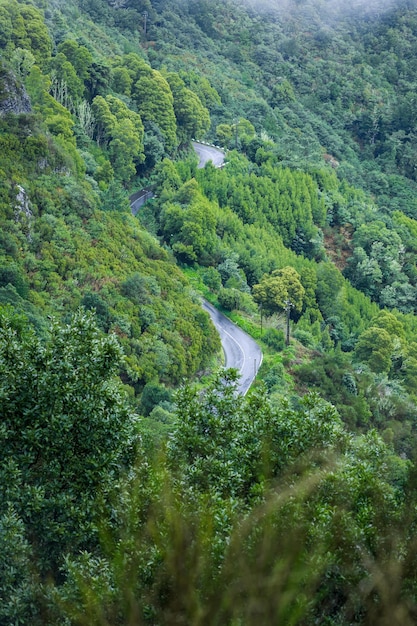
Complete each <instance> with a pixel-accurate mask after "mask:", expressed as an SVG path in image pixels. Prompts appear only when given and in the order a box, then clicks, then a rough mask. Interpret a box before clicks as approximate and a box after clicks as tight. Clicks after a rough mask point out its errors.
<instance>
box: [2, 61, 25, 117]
mask: <svg viewBox="0 0 417 626" xmlns="http://www.w3.org/2000/svg"><path fill="white" fill-rule="evenodd" d="M31 111H32V107H31V104H30V99H29V96H28V94H27V92H26V90H25V88H24V87H23V86H21V85H19V84H18V82H17V81H16V78H15V77H14V76H13V74H11V73H10V72H7V71H6V70H5V69H4V68H0V115H6V113H14V114H15V115H18V114H19V113H30V112H31Z"/></svg>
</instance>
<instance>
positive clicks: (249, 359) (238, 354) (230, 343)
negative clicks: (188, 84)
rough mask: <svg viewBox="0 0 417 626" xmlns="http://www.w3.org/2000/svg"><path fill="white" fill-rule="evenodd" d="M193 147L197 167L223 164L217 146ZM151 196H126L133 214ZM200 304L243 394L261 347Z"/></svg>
mask: <svg viewBox="0 0 417 626" xmlns="http://www.w3.org/2000/svg"><path fill="white" fill-rule="evenodd" d="M193 148H194V150H195V151H196V153H197V155H198V157H199V163H198V167H199V168H202V167H204V166H205V164H206V163H207V162H208V161H212V163H213V165H214V166H215V167H221V166H222V165H223V164H224V152H223V151H222V150H220V149H219V148H215V147H214V146H208V145H206V144H203V143H199V142H196V141H194V142H193ZM152 196H153V192H152V189H151V188H148V189H141V190H140V191H138V192H137V193H135V194H133V195H132V196H130V203H131V204H130V206H131V209H132V213H133V215H136V213H137V212H138V210H139V208H140V207H141V206H142V204H144V203H145V202H146V200H148V199H149V198H151V197H152ZM202 306H203V309H205V311H207V313H208V314H209V315H210V318H211V321H212V322H213V324H214V326H215V328H216V330H217V332H218V333H219V335H220V341H221V344H222V348H223V352H224V355H225V367H227V368H230V367H233V368H234V369H236V370H238V372H239V373H240V380H239V384H238V386H237V391H238V393H239V394H241V395H245V394H246V393H247V391H248V389H249V387H250V386H251V384H252V383H253V381H254V379H255V376H256V373H257V371H258V369H259V368H260V366H261V363H262V352H261V349H260V347H259V346H258V344H257V343H256V341H254V340H253V339H252V337H250V336H249V335H248V334H247V333H245V332H244V331H243V330H241V329H240V328H239V327H238V326H236V325H235V324H234V323H233V322H231V321H230V320H229V319H228V318H227V317H226V316H225V315H223V314H222V313H220V311H218V310H217V309H216V308H215V307H214V306H212V305H211V304H209V302H207V301H206V300H203V303H202Z"/></svg>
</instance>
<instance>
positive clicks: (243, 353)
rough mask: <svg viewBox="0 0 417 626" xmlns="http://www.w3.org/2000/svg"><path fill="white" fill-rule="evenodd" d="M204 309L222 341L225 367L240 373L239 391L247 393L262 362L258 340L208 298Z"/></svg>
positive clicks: (242, 393)
mask: <svg viewBox="0 0 417 626" xmlns="http://www.w3.org/2000/svg"><path fill="white" fill-rule="evenodd" d="M203 309H205V310H206V311H207V313H208V314H209V315H210V317H211V320H212V322H213V324H214V325H215V327H216V329H217V331H218V333H219V335H220V340H221V342H222V347H223V352H224V355H225V367H227V368H229V367H233V368H235V369H237V370H238V371H239V373H240V381H239V385H238V392H239V393H240V394H241V395H243V396H244V395H245V394H246V392H247V391H248V389H249V387H250V386H251V384H252V382H253V381H254V379H255V376H256V373H257V371H258V369H259V368H260V366H261V363H262V352H261V349H260V347H259V346H258V344H257V343H256V341H254V339H252V337H250V336H249V335H248V334H247V333H245V332H244V331H243V330H241V329H240V328H239V327H238V326H236V325H235V324H234V323H233V322H231V321H230V320H229V319H228V318H227V317H225V316H224V315H223V314H222V313H220V311H218V310H217V309H216V308H215V307H214V306H212V305H211V304H210V303H209V302H207V301H206V300H203Z"/></svg>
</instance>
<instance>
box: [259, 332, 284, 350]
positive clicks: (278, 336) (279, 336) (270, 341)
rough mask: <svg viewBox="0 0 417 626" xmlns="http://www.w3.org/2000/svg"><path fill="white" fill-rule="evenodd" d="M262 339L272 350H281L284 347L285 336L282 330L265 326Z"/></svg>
mask: <svg viewBox="0 0 417 626" xmlns="http://www.w3.org/2000/svg"><path fill="white" fill-rule="evenodd" d="M263 340H264V342H265V343H266V345H267V346H269V347H270V348H272V349H273V350H277V351H281V350H283V349H284V347H285V336H284V333H283V331H282V330H278V329H276V328H267V329H266V331H265V333H264V336H263Z"/></svg>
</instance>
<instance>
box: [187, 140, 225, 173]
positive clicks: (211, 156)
mask: <svg viewBox="0 0 417 626" xmlns="http://www.w3.org/2000/svg"><path fill="white" fill-rule="evenodd" d="M193 148H194V150H195V152H196V153H197V156H198V158H199V159H200V160H199V162H198V165H197V167H199V168H202V167H204V166H205V164H206V163H208V162H209V161H212V163H213V165H214V167H221V166H222V165H223V164H224V152H223V150H220V148H215V147H214V146H208V145H207V144H205V143H199V142H198V141H193Z"/></svg>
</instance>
